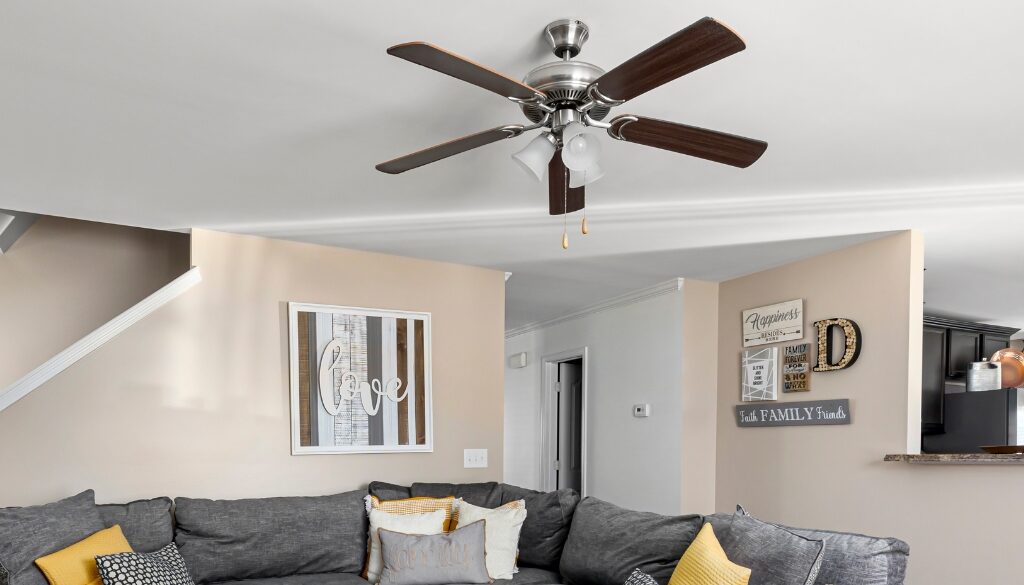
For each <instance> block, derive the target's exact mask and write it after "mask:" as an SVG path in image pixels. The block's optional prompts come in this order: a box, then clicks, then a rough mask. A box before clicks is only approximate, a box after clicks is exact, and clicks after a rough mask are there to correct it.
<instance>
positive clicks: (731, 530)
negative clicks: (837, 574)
mask: <svg viewBox="0 0 1024 585" xmlns="http://www.w3.org/2000/svg"><path fill="white" fill-rule="evenodd" d="M711 526H712V527H714V524H711ZM716 532H717V531H716ZM718 540H719V541H720V542H721V544H722V548H723V549H724V550H725V553H726V554H727V555H728V557H729V560H730V561H732V562H734V563H736V564H739V565H742V566H743V567H747V568H749V569H750V570H751V573H750V585H814V582H815V580H816V579H817V578H818V573H819V571H820V570H821V563H822V560H823V558H824V548H825V545H824V543H823V542H822V541H821V540H817V539H810V538H807V537H805V536H801V535H799V534H795V533H794V532H792V531H791V530H789V529H787V528H784V527H782V526H778V525H775V524H771V523H769V522H762V521H760V520H758V519H757V518H754V517H753V516H748V515H746V514H743V513H742V512H737V513H736V515H735V517H734V518H733V520H732V523H731V524H730V525H729V527H728V529H726V530H724V531H723V532H721V534H719V535H718Z"/></svg>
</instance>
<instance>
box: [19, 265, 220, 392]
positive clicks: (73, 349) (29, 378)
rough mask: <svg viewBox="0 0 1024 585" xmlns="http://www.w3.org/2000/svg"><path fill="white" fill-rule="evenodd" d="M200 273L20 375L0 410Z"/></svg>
mask: <svg viewBox="0 0 1024 585" xmlns="http://www.w3.org/2000/svg"><path fill="white" fill-rule="evenodd" d="M201 280H202V276H201V275H200V274H199V268H198V267H195V268H192V269H191V270H189V271H188V272H186V273H185V274H182V275H181V276H179V277H178V278H176V279H174V280H172V281H171V282H170V283H168V284H167V285H165V286H164V287H163V288H161V289H159V290H157V291H156V292H154V293H153V294H151V295H149V296H148V297H146V298H145V299H143V300H141V301H139V302H138V303H136V304H135V305H134V306H133V307H131V308H130V309H128V310H127V311H125V312H123V313H121V314H120V315H118V316H117V317H114V318H113V319H111V320H110V321H108V322H107V323H105V324H103V325H101V326H100V327H99V328H98V329H96V330H95V331H93V332H92V333H90V334H88V335H86V336H85V337H83V338H82V339H79V340H78V341H76V342H75V343H73V344H71V345H70V346H69V347H68V348H67V349H65V350H64V351H62V352H60V353H58V354H57V355H55V356H53V357H52V358H50V359H49V360H47V361H46V362H45V363H43V364H42V365H41V366H39V367H38V368H36V369H34V370H32V371H31V372H29V373H28V374H26V375H25V376H24V377H23V378H21V379H20V380H18V381H17V382H15V383H14V384H11V385H10V386H9V387H7V388H6V389H5V390H4V391H3V392H0V412H3V411H4V410H5V409H6V408H7V407H8V406H10V405H12V404H14V403H15V402H17V401H19V400H21V399H22V398H24V397H25V396H28V394H29V393H30V392H32V391H33V390H35V389H36V388H39V387H40V386H42V385H43V384H45V383H46V382H48V381H49V380H50V379H51V378H53V377H54V376H56V375H57V374H59V373H61V372H63V371H64V370H66V369H68V368H69V367H71V366H72V365H73V364H74V363H75V362H77V361H78V360H80V359H82V358H84V357H85V356H87V355H89V354H90V353H92V352H93V351H95V350H96V349H99V348H100V347H101V346H102V345H103V344H105V343H106V342H108V341H110V340H111V339H113V338H114V337H116V336H117V335H118V334H120V333H121V332H122V331H124V330H126V329H128V328H129V327H131V326H132V325H134V324H135V323H138V322H139V321H141V320H142V319H143V318H145V317H146V316H147V315H149V314H150V313H152V312H153V311H155V310H157V309H159V308H160V307H162V306H164V305H166V304H167V303H169V302H171V301H172V300H174V299H175V298H177V297H178V296H179V295H181V294H182V293H184V292H185V291H187V290H189V289H190V288H192V287H193V286H195V285H197V284H199V282H200V281H201Z"/></svg>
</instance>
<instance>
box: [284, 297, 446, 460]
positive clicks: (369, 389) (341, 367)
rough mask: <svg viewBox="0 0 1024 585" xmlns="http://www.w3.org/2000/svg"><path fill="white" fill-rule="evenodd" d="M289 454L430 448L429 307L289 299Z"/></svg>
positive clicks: (407, 450) (431, 429) (412, 450)
mask: <svg viewBox="0 0 1024 585" xmlns="http://www.w3.org/2000/svg"><path fill="white" fill-rule="evenodd" d="M288 329H289V336H288V337H289V338H288V347H289V367H290V374H291V416H292V430H291V435H292V453H293V454H295V455H309V454H330V453H397V452H417V451H418V452H429V451H433V445H434V437H433V417H432V411H431V405H432V401H431V383H430V313H413V312H407V311H390V310H380V309H364V308H358V307H337V306H330V305H312V304H304V303H288Z"/></svg>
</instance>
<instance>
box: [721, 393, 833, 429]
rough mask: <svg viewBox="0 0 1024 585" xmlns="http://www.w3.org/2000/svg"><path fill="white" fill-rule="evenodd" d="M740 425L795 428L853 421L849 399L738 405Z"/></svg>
mask: <svg viewBox="0 0 1024 585" xmlns="http://www.w3.org/2000/svg"><path fill="white" fill-rule="evenodd" d="M736 424H738V425H739V426H741V427H794V426H812V425H848V424H850V400H849V399H847V398H842V399H839V400H810V401H806V402H782V403H775V404H765V403H760V404H740V405H737V406H736Z"/></svg>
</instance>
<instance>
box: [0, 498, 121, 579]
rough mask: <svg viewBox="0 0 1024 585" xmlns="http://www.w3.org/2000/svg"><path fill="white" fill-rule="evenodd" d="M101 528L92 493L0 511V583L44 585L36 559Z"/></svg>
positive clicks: (101, 524) (101, 522)
mask: <svg viewBox="0 0 1024 585" xmlns="http://www.w3.org/2000/svg"><path fill="white" fill-rule="evenodd" d="M103 528H104V526H103V520H101V519H100V513H99V511H98V510H97V509H96V498H95V494H94V493H93V491H92V490H87V491H84V492H82V493H80V494H78V495H77V496H72V497H70V498H67V499H64V500H60V501H59V502H54V503H52V504H45V505H42V506H29V507H25V508H0V566H2V567H3V568H2V570H0V584H3V585H6V584H7V582H8V581H9V583H10V585H47V581H46V577H44V576H43V574H42V573H41V572H40V571H39V569H38V568H37V567H36V565H35V560H36V559H38V558H39V557H43V556H46V555H48V554H50V553H53V552H56V551H59V550H61V549H64V548H67V547H69V546H71V545H72V544H75V543H76V542H79V541H80V540H84V539H85V538H87V537H88V536H90V535H92V534H94V533H96V532H99V531H100V530H103ZM5 574H6V575H7V578H6V579H4V577H3V576H4V575H5Z"/></svg>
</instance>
